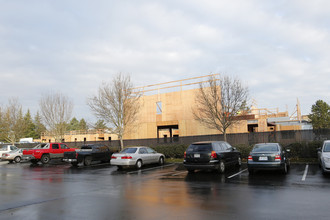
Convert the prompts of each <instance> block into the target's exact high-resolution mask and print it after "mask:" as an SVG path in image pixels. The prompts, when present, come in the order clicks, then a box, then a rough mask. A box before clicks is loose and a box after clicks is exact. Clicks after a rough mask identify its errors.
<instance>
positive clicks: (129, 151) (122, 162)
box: [110, 146, 165, 169]
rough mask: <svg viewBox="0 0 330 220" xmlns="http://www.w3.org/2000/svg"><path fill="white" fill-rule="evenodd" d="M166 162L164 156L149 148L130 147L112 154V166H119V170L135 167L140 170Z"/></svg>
mask: <svg viewBox="0 0 330 220" xmlns="http://www.w3.org/2000/svg"><path fill="white" fill-rule="evenodd" d="M164 160H165V156H164V154H161V153H157V152H156V151H154V150H153V149H151V148H149V147H140V146H136V147H128V148H125V149H124V150H122V151H121V152H119V153H115V154H112V156H111V161H110V164H111V165H114V166H117V167H118V169H121V168H123V167H129V166H135V167H136V168H137V169H140V168H141V167H142V165H145V164H152V163H158V164H159V165H163V164H164Z"/></svg>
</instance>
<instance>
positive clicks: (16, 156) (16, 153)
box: [1, 149, 23, 163]
mask: <svg viewBox="0 0 330 220" xmlns="http://www.w3.org/2000/svg"><path fill="white" fill-rule="evenodd" d="M22 156H23V149H16V150H13V151H10V152H8V153H3V154H2V158H1V160H2V161H9V163H12V162H13V161H15V162H16V163H20V162H21V160H22Z"/></svg>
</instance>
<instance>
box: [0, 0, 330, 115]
mask: <svg viewBox="0 0 330 220" xmlns="http://www.w3.org/2000/svg"><path fill="white" fill-rule="evenodd" d="M118 72H122V73H128V74H130V75H131V78H132V81H133V83H134V85H135V86H145V85H149V84H155V83H162V82H168V81H173V80H180V79H185V78H190V77H195V76H202V75H207V74H210V73H221V74H226V75H233V76H237V77H238V78H240V79H241V80H242V81H243V82H244V83H246V84H247V85H248V87H249V89H250V96H251V98H252V99H254V100H255V101H256V103H257V104H258V107H259V108H277V107H278V108H279V110H280V111H286V110H287V107H288V111H289V113H293V111H294V109H295V105H296V100H297V98H299V100H300V103H301V108H302V113H303V114H308V113H310V109H311V106H312V105H313V104H314V103H315V102H316V100H318V99H322V100H324V101H326V102H327V103H328V104H330V99H329V94H330V81H329V78H330V1H327V0H313V1H310V0H299V1H298V0H297V1H294V0H290V1H282V0H276V1H264V0H259V1H258V0H241V1H235V0H228V1H226V0H210V1H207V0H205V1H197V0H173V1H172V0H166V1H163V0H159V1H157V0H153V1H151V0H150V1H146V0H145V1H144V0H139V1H136V0H131V1H129V0H121V1H112V0H94V1H91V0H65V1H64V0H56V1H54V0H29V1H26V0H10V1H9V0H0V105H6V104H7V102H8V99H9V98H12V97H18V98H19V101H20V103H21V104H22V105H23V108H24V110H25V111H26V110H27V109H30V110H31V111H32V113H33V114H34V113H35V112H36V111H37V110H38V108H39V107H38V102H39V99H40V97H41V96H42V94H44V93H49V92H51V91H60V92H62V93H63V94H66V95H68V96H69V97H70V98H72V99H73V100H74V104H75V108H74V116H76V117H77V118H78V119H80V118H85V119H86V120H87V121H91V120H94V118H93V116H91V112H90V111H89V108H88V107H87V105H86V99H87V97H90V96H91V95H93V94H95V93H96V91H97V88H98V86H99V85H100V84H101V83H102V81H109V80H110V79H111V78H112V76H114V75H115V74H117V73H118Z"/></svg>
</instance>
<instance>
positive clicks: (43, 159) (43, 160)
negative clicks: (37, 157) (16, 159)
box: [41, 154, 50, 164]
mask: <svg viewBox="0 0 330 220" xmlns="http://www.w3.org/2000/svg"><path fill="white" fill-rule="evenodd" d="M49 161H50V156H49V155H48V154H43V155H42V157H41V163H43V164H47V163H49Z"/></svg>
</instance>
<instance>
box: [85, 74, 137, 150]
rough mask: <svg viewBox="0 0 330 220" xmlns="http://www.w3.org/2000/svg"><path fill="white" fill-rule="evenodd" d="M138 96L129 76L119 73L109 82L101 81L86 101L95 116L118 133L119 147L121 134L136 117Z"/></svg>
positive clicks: (130, 126)
mask: <svg viewBox="0 0 330 220" xmlns="http://www.w3.org/2000/svg"><path fill="white" fill-rule="evenodd" d="M140 97H141V95H140V94H139V93H136V92H134V91H133V84H132V83H131V78H130V76H128V75H123V74H121V73H119V74H117V75H116V76H115V77H114V78H113V80H112V81H111V82H110V83H105V82H104V83H102V85H101V86H99V89H98V94H97V95H95V96H93V97H91V98H89V100H88V101H87V104H88V106H89V107H90V108H91V110H92V111H93V113H94V114H95V116H96V117H98V118H99V119H102V120H104V121H105V122H106V123H107V124H109V125H110V126H109V127H110V128H112V131H113V132H114V133H115V134H117V135H118V138H119V140H120V147H121V149H123V148H124V143H123V136H124V135H125V134H126V132H127V131H128V130H129V129H130V128H132V125H133V124H134V122H135V121H136V119H137V115H138V111H139V108H140V104H139V98H140Z"/></svg>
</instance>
